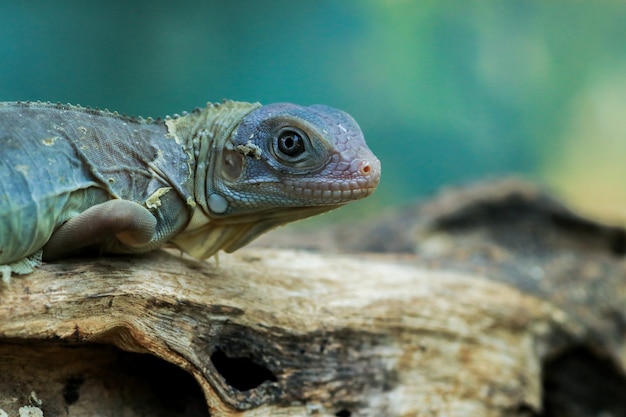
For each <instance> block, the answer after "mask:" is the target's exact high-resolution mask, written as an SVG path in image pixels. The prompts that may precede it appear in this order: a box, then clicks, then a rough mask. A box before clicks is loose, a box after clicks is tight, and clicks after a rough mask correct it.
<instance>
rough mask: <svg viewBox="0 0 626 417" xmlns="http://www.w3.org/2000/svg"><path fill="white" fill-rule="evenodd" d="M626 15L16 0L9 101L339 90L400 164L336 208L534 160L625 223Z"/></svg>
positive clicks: (608, 9) (297, 95) (164, 100)
mask: <svg viewBox="0 0 626 417" xmlns="http://www.w3.org/2000/svg"><path fill="white" fill-rule="evenodd" d="M625 22H626V4H625V3H623V2H617V1H593V2H592V1H588V2H583V1H564V0H563V1H560V0H554V1H545V0H535V1H532V0H531V1H495V2H491V1H486V0H485V1H471V0H468V1H463V2H456V1H447V0H442V1H409V0H316V1H307V2H297V1H292V0H271V1H270V0H255V1H243V0H242V1H227V0H210V1H209V0H202V1H177V2H165V1H158V0H150V1H128V0H124V1H121V0H109V1H106V2H89V1H80V0H56V1H53V2H35V1H23V2H17V1H15V2H2V3H1V6H0V65H1V67H0V68H1V69H0V100H2V101H10V100H50V101H54V102H57V101H60V102H69V103H78V104H82V105H87V106H93V107H100V108H109V109H111V110H117V111H119V112H120V113H126V114H130V115H141V116H153V117H158V116H165V115H167V114H173V113H180V112H181V111H183V110H191V109H193V108H195V107H198V106H204V104H205V103H206V102H207V101H220V100H221V99H223V98H230V99H234V100H242V101H261V102H263V103H269V102H276V101H290V102H296V103H300V104H314V103H324V104H328V105H332V106H335V107H339V108H341V109H344V110H346V111H348V112H349V113H351V114H352V115H353V116H354V117H355V118H356V119H357V121H359V123H360V124H361V127H362V129H363V131H364V132H365V135H366V138H367V140H368V143H369V144H370V147H371V148H372V149H373V150H374V152H375V153H376V154H377V155H378V156H379V157H380V159H381V161H382V164H383V180H382V183H381V186H380V188H379V191H378V192H377V193H376V194H375V195H374V196H373V197H371V198H369V199H366V200H364V201H362V202H359V203H357V204H353V205H351V206H349V207H346V208H345V209H342V210H339V211H338V212H337V213H336V214H334V213H333V214H331V215H329V216H328V217H327V218H328V219H330V220H331V221H332V220H333V219H334V220H341V219H344V218H346V217H355V216H372V215H376V213H377V212H379V211H380V210H383V209H384V208H386V207H391V206H398V205H402V204H406V203H408V202H409V201H413V200H415V199H418V198H424V197H427V196H429V195H431V194H432V193H434V192H436V191H437V190H439V189H440V188H442V187H445V186H452V185H463V184H467V183H469V182H472V181H475V180H478V179H483V178H497V177H501V176H505V175H508V174H511V173H517V174H521V175H523V176H525V177H527V178H530V179H532V180H534V181H538V182H540V183H543V184H545V185H546V186H548V187H549V188H550V189H552V190H553V191H554V192H555V193H556V194H557V195H558V196H560V197H561V198H563V199H565V200H566V201H568V202H569V203H570V204H572V205H574V206H575V207H576V208H578V209H579V210H581V211H582V212H584V213H587V214H591V215H593V216H596V217H600V218H603V219H605V220H608V221H611V222H618V223H619V222H624V213H626V184H625V182H626V163H625V162H624V157H625V156H626V114H625V110H626V23H625Z"/></svg>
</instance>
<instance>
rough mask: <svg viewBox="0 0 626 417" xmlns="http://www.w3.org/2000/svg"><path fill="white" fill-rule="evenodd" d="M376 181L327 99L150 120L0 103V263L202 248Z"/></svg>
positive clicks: (232, 240)
mask: <svg viewBox="0 0 626 417" xmlns="http://www.w3.org/2000/svg"><path fill="white" fill-rule="evenodd" d="M379 179H380V163H379V161H378V159H376V157H375V156H374V155H373V154H372V152H371V151H370V150H369V148H368V147H367V145H366V144H365V141H364V139H363V135H362V133H361V130H360V129H359V126H358V125H357V124H356V122H355V121H354V120H353V119H352V118H351V117H350V116H349V115H348V114H346V113H344V112H342V111H339V110H336V109H333V108H330V107H327V106H320V105H315V106H310V107H301V106H297V105H293V104H270V105H266V106H261V105H260V104H258V103H255V104H250V103H240V102H232V101H226V102H224V103H222V104H209V105H208V106H207V107H206V108H204V109H198V110H195V111H193V112H192V113H189V114H185V115H183V116H176V117H174V118H169V117H168V118H166V119H165V120H156V121H153V120H151V119H148V120H144V119H141V118H140V119H134V118H128V117H124V116H119V115H118V114H117V113H110V112H108V111H98V110H91V109H87V108H81V107H75V106H70V105H59V104H49V103H23V102H15V103H0V265H5V266H4V267H1V268H4V272H5V274H6V272H7V267H6V265H12V269H13V270H14V272H22V273H24V272H29V270H30V264H28V263H26V264H25V263H24V259H30V258H32V257H33V256H36V255H37V254H41V250H43V260H44V261H45V260H54V259H58V258H61V257H63V256H67V255H71V254H74V253H77V252H80V251H83V250H87V249H96V250H98V251H100V252H104V253H137V252H146V251H149V250H151V249H154V248H156V247H159V246H162V245H164V244H166V243H172V244H174V245H175V246H177V247H179V248H181V249H182V250H184V251H186V252H188V253H189V254H191V255H192V256H194V257H196V258H201V259H203V258H207V257H210V256H211V255H213V254H215V253H216V252H217V251H218V250H225V251H227V252H231V251H233V250H235V249H237V248H239V247H241V246H243V245H245V244H246V243H248V242H250V241H251V240H252V239H254V238H256V237H257V236H259V235H260V234H261V233H263V232H265V231H267V230H268V229H271V228H273V227H276V226H279V225H281V224H284V223H286V222H289V221H293V220H297V219H301V218H304V217H308V216H311V215H314V214H317V213H321V212H324V211H327V210H330V209H333V208H335V207H338V206H341V205H343V204H345V203H347V202H349V201H352V200H357V199H360V198H363V197H366V196H368V195H369V194H371V193H372V192H373V191H374V190H375V188H376V186H377V185H378V182H379ZM29 257H30V258H29Z"/></svg>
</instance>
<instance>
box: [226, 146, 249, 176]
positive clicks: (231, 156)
mask: <svg viewBox="0 0 626 417" xmlns="http://www.w3.org/2000/svg"><path fill="white" fill-rule="evenodd" d="M243 165H244V156H243V155H242V154H241V153H240V152H237V151H233V150H228V149H225V150H224V152H223V154H222V174H223V176H224V178H226V179H227V180H229V181H235V180H236V179H238V178H239V177H240V176H241V173H242V172H243Z"/></svg>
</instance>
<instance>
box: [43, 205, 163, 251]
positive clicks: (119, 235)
mask: <svg viewBox="0 0 626 417" xmlns="http://www.w3.org/2000/svg"><path fill="white" fill-rule="evenodd" d="M156 223H157V220H156V218H155V217H154V216H153V215H152V213H151V212H150V211H149V210H148V209H146V208H145V207H143V206H142V205H140V204H137V203H135V202H133V201H128V200H110V201H107V202H105V203H101V204H98V205H95V206H92V207H90V208H88V209H87V210H85V211H83V212H82V213H80V214H79V215H77V216H75V217H72V218H71V219H69V220H68V221H67V222H65V223H63V225H62V226H61V227H59V228H58V229H57V230H56V231H55V232H54V233H53V234H52V236H51V237H50V239H49V240H48V242H47V243H46V244H45V246H44V247H43V259H44V261H51V260H55V259H59V258H61V257H63V256H65V255H68V254H71V253H73V252H76V251H78V250H80V249H82V248H86V247H89V246H96V245H98V244H100V243H103V242H106V241H107V240H109V239H111V238H116V239H117V240H118V241H120V242H121V243H122V244H123V245H125V246H129V247H133V248H137V247H141V246H143V245H146V244H147V243H149V242H150V241H151V240H152V238H153V236H154V231H155V228H156Z"/></svg>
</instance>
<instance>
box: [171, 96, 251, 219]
mask: <svg viewBox="0 0 626 417" xmlns="http://www.w3.org/2000/svg"><path fill="white" fill-rule="evenodd" d="M259 107H261V104H260V103H245V102H238V101H231V100H225V101H224V102H222V103H208V104H207V107H205V108H204V109H196V110H194V111H193V112H191V113H188V114H186V115H183V116H178V117H174V118H167V119H166V120H165V124H166V126H167V130H168V134H169V135H170V136H171V137H172V138H173V139H174V140H176V142H178V143H179V144H181V145H182V146H183V147H184V149H185V151H186V152H187V154H188V155H189V164H190V172H194V175H192V177H191V178H190V182H189V183H188V186H189V187H190V189H189V191H190V192H193V195H194V198H195V202H196V203H198V204H199V205H200V206H201V207H202V211H204V213H209V212H210V211H209V209H208V205H207V198H206V196H207V181H211V179H212V177H213V175H214V173H213V172H211V171H210V170H211V169H214V168H215V167H216V164H215V160H216V159H217V158H219V156H220V155H221V152H222V149H223V148H224V145H225V143H226V140H227V139H228V138H229V137H230V135H231V134H232V132H233V130H234V129H235V128H236V127H237V126H238V125H239V123H240V122H241V120H242V119H243V118H244V117H245V116H246V115H248V114H249V113H250V112H252V111H253V110H255V109H257V108H259ZM209 186H210V184H209Z"/></svg>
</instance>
